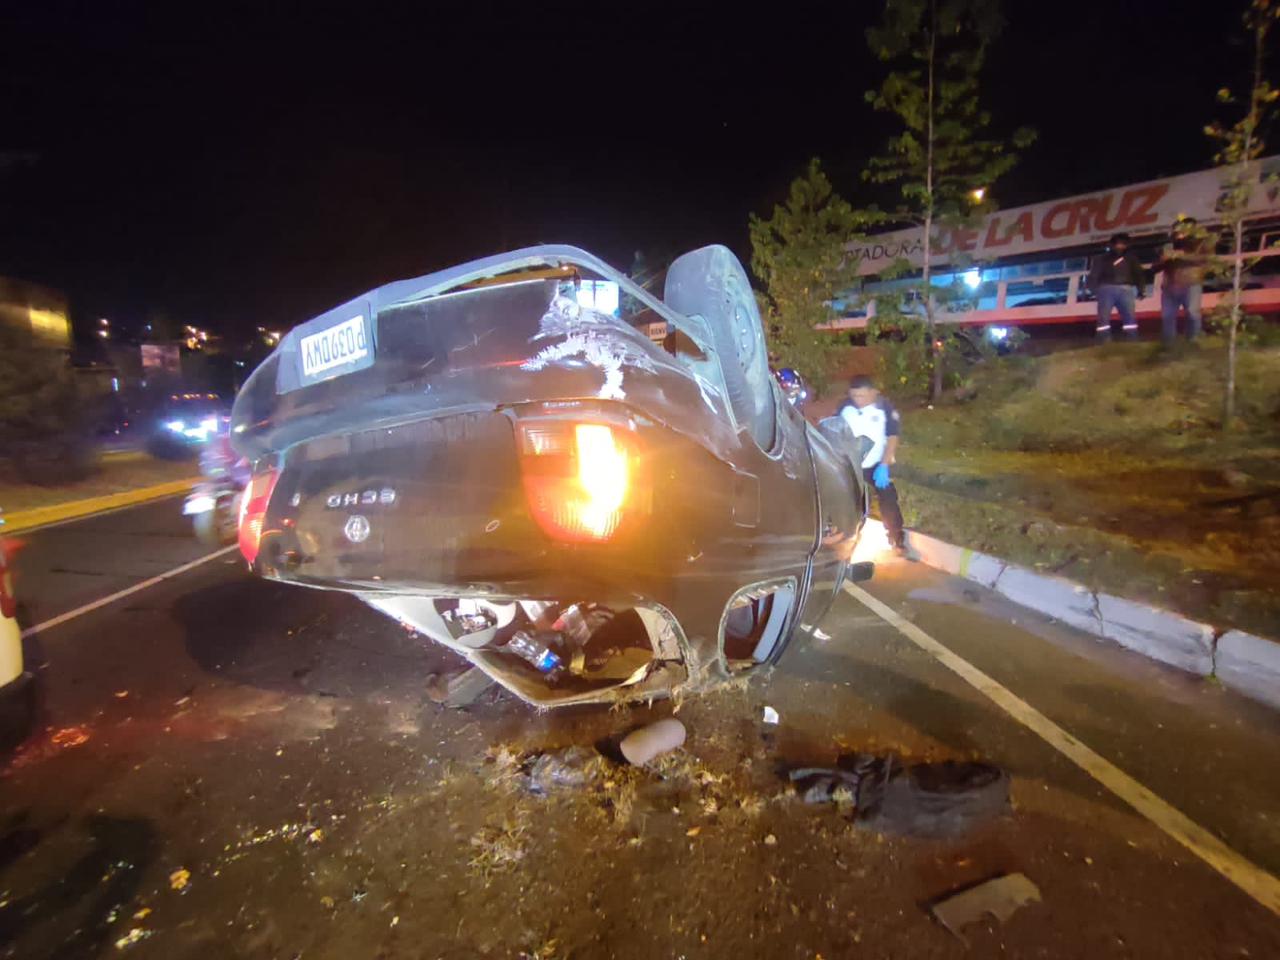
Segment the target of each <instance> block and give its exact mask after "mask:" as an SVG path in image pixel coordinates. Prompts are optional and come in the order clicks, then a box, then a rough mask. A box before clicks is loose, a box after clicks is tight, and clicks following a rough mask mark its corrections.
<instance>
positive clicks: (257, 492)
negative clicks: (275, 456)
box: [240, 470, 280, 566]
mask: <svg viewBox="0 0 1280 960" xmlns="http://www.w3.org/2000/svg"><path fill="white" fill-rule="evenodd" d="M279 479H280V471H279V470H264V471H263V472H262V473H257V474H254V476H253V479H252V480H250V481H249V486H248V488H247V489H246V490H245V492H244V495H243V496H242V497H241V498H240V553H241V554H242V555H243V556H244V558H245V560H246V561H248V563H249V566H253V562H254V561H255V560H257V559H258V545H259V544H260V543H261V542H262V524H263V522H264V521H265V520H266V519H267V505H268V504H269V503H270V502H271V491H272V490H274V489H275V488H276V481H277V480H279Z"/></svg>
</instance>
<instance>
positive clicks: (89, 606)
mask: <svg viewBox="0 0 1280 960" xmlns="http://www.w3.org/2000/svg"><path fill="white" fill-rule="evenodd" d="M236 549H239V548H238V547H237V545H236V544H234V543H233V544H232V545H231V546H229V547H223V548H222V549H221V550H215V551H213V553H209V554H205V555H204V556H203V557H201V558H200V559H199V560H192V561H191V562H190V563H184V564H183V565H182V566H180V567H174V568H173V569H172V570H166V571H165V572H164V573H161V574H159V575H157V576H154V577H152V578H151V579H149V580H143V581H142V582H141V583H135V584H134V585H133V586H132V587H125V589H123V590H118V591H116V592H115V593H113V594H111V595H110V596H106V597H103V598H102V599H100V600H94V601H93V602H92V603H86V604H85V605H84V606H83V607H76V608H75V609H74V610H68V611H67V612H66V613H60V614H58V615H57V616H56V617H51V618H50V619H48V620H46V621H45V622H44V623H37V624H36V625H35V626H34V627H27V629H25V630H23V631H22V636H23V637H24V638H26V637H33V636H35V635H36V634H37V633H41V632H42V631H45V630H51V629H53V628H54V627H57V626H61V625H62V624H64V623H66V622H67V621H68V620H74V619H75V618H76V617H82V616H84V615H85V614H86V613H92V612H93V611H94V610H97V609H99V608H100V607H105V606H106V605H107V604H109V603H115V602H116V601H117V600H123V599H124V598H125V597H127V596H130V595H132V594H135V593H137V592H139V591H140V590H146V589H147V588H148V587H154V586H155V585H156V584H157V583H161V582H163V581H165V580H171V579H173V578H174V577H177V576H181V575H182V574H184V573H186V572H187V571H188V570H194V569H195V568H196V567H198V566H200V564H202V563H208V562H209V561H210V560H216V559H217V558H218V557H223V556H226V555H227V554H228V553H230V552H231V551H232V550H236Z"/></svg>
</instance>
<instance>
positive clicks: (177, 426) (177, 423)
mask: <svg viewBox="0 0 1280 960" xmlns="http://www.w3.org/2000/svg"><path fill="white" fill-rule="evenodd" d="M165 427H167V428H168V429H170V430H172V431H173V432H174V433H181V432H182V431H183V430H185V429H186V428H187V424H186V422H185V421H182V420H170V421H169V422H168V423H166V424H165Z"/></svg>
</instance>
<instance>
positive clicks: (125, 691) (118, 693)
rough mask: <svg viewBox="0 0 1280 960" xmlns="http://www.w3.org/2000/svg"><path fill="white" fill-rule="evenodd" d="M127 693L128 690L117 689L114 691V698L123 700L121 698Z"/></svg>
mask: <svg viewBox="0 0 1280 960" xmlns="http://www.w3.org/2000/svg"><path fill="white" fill-rule="evenodd" d="M128 695H129V691H128V690H117V691H116V699H117V700H123V699H124V698H125V697H127V696H128Z"/></svg>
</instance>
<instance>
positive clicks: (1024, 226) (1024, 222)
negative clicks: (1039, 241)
mask: <svg viewBox="0 0 1280 960" xmlns="http://www.w3.org/2000/svg"><path fill="white" fill-rule="evenodd" d="M1015 233H1017V234H1021V235H1022V239H1023V240H1025V241H1026V242H1027V243H1030V242H1031V241H1032V240H1034V239H1035V238H1036V227H1035V221H1034V220H1033V218H1032V214H1031V211H1030V210H1027V211H1026V212H1024V213H1020V214H1019V215H1018V219H1017V220H1015V221H1013V226H1011V227H1010V228H1009V234H1008V235H1009V236H1011V237H1012V236H1013V235H1014V234H1015Z"/></svg>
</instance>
